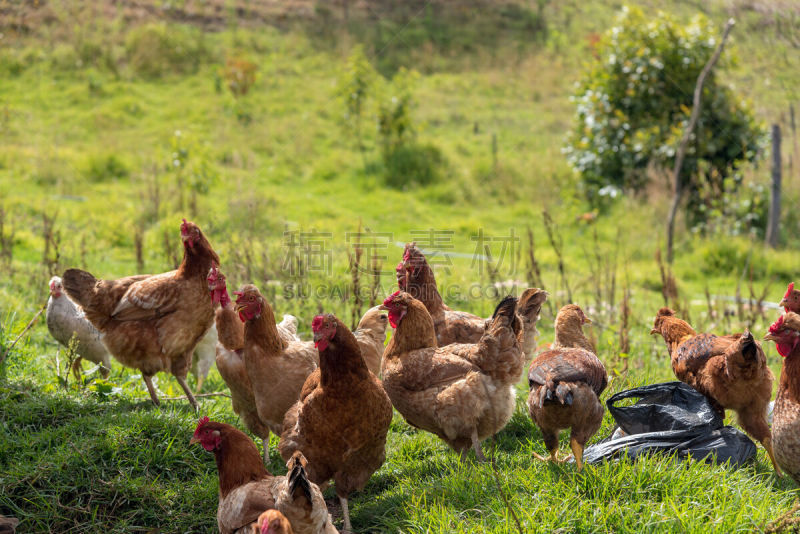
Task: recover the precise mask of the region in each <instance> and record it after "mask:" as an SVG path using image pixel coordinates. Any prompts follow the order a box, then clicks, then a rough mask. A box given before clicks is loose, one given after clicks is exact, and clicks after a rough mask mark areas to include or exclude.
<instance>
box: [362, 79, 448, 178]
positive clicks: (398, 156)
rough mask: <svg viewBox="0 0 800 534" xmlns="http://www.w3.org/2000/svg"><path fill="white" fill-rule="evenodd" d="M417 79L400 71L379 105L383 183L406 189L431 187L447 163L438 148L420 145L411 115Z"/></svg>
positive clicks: (414, 103)
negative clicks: (416, 186)
mask: <svg viewBox="0 0 800 534" xmlns="http://www.w3.org/2000/svg"><path fill="white" fill-rule="evenodd" d="M418 77H419V74H418V73H417V72H415V71H408V70H406V69H403V68H401V69H400V70H399V71H398V72H397V74H395V76H394V78H393V79H392V83H391V86H390V88H389V90H388V94H387V96H385V97H384V98H383V100H382V101H381V103H380V104H379V106H378V136H379V138H380V150H381V160H382V161H383V171H384V173H383V174H384V181H385V183H386V185H389V186H391V187H396V188H404V189H405V188H408V187H409V186H414V185H428V184H431V183H433V182H435V181H436V180H437V179H438V178H439V175H440V168H441V167H442V166H443V164H444V158H443V157H442V153H441V151H440V150H439V149H438V148H436V147H435V146H433V145H430V144H420V143H419V142H418V141H417V139H416V129H415V127H414V121H413V119H412V117H411V113H412V111H413V109H414V107H415V106H416V102H415V101H414V93H413V87H414V83H415V82H416V79H417V78H418ZM388 95H391V96H388Z"/></svg>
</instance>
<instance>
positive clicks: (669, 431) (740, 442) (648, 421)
mask: <svg viewBox="0 0 800 534" xmlns="http://www.w3.org/2000/svg"><path fill="white" fill-rule="evenodd" d="M630 398H638V399H639V401H638V402H637V403H636V404H634V405H632V406H616V404H617V403H619V402H620V401H622V400H624V399H630ZM606 405H607V406H608V410H609V412H611V415H612V417H614V420H615V421H616V422H617V425H618V427H617V429H615V431H614V433H612V435H611V436H610V437H608V438H606V439H604V440H603V441H601V442H599V443H596V444H594V445H591V446H589V447H587V448H586V450H585V451H584V453H583V460H584V461H585V462H587V463H596V462H600V461H602V460H605V459H611V458H615V457H619V456H622V455H624V454H626V453H627V455H628V456H629V457H630V458H632V459H633V458H636V457H637V456H639V455H640V454H648V453H652V452H666V453H675V452H677V455H678V457H679V458H687V457H691V458H692V459H695V460H706V461H717V462H720V463H725V462H727V461H729V460H730V462H731V465H734V466H740V465H741V464H743V463H744V462H746V461H747V460H749V459H751V458H752V457H753V456H755V454H756V446H755V444H754V443H753V442H752V441H751V440H750V438H748V437H747V436H746V435H745V434H743V433H742V432H740V431H738V430H736V429H735V428H733V427H730V426H723V425H722V422H723V414H722V413H720V412H718V411H717V410H716V409H715V408H714V406H712V404H711V402H710V401H709V399H708V398H706V397H705V396H704V395H703V394H702V393H699V392H698V391H697V390H695V389H694V388H692V387H690V386H687V385H686V384H684V383H683V382H667V383H664V384H653V385H650V386H643V387H640V388H634V389H630V390H627V391H622V392H620V393H617V394H616V395H614V396H612V397H611V398H610V399H608V401H606ZM618 436H619V437H618Z"/></svg>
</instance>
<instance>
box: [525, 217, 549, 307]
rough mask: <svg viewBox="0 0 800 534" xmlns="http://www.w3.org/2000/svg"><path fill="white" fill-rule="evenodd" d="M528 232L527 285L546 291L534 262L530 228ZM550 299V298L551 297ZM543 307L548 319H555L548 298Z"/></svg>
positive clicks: (534, 246)
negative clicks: (548, 316) (545, 308)
mask: <svg viewBox="0 0 800 534" xmlns="http://www.w3.org/2000/svg"><path fill="white" fill-rule="evenodd" d="M527 231H528V258H527V259H528V268H527V272H526V277H527V279H528V284H529V286H530V287H538V288H539V289H542V290H546V289H547V288H546V287H545V285H544V280H542V271H541V269H540V268H539V262H538V261H537V260H536V241H535V240H534V238H533V231H532V230H531V227H530V226H528V227H527ZM551 298H552V297H551ZM544 303H545V305H546V306H547V311H548V313H549V314H550V317H555V312H554V311H553V303H552V302H551V299H550V298H548V299H547V300H545V301H544Z"/></svg>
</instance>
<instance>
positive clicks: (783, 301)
mask: <svg viewBox="0 0 800 534" xmlns="http://www.w3.org/2000/svg"><path fill="white" fill-rule="evenodd" d="M778 306H781V307H783V308H786V307H788V306H789V302H788V301H787V300H786V299H781V301H780V303H779V304H778Z"/></svg>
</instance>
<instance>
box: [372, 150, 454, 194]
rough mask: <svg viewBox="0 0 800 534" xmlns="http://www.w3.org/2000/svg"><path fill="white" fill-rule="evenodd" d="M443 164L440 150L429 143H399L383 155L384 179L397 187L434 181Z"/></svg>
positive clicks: (401, 187) (404, 187) (437, 177)
mask: <svg viewBox="0 0 800 534" xmlns="http://www.w3.org/2000/svg"><path fill="white" fill-rule="evenodd" d="M444 164H445V159H444V156H443V155H442V152H441V150H439V149H438V148H437V147H435V146H434V145H431V144H427V143H426V144H422V143H417V142H413V143H409V144H404V145H399V146H397V147H395V148H393V149H391V150H390V151H389V152H387V153H385V154H384V155H383V165H384V181H385V182H386V185H388V186H390V187H394V188H397V189H407V188H408V187H412V186H415V185H428V184H431V183H434V182H436V181H437V180H438V179H439V177H440V175H441V169H442V167H443V166H444Z"/></svg>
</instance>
